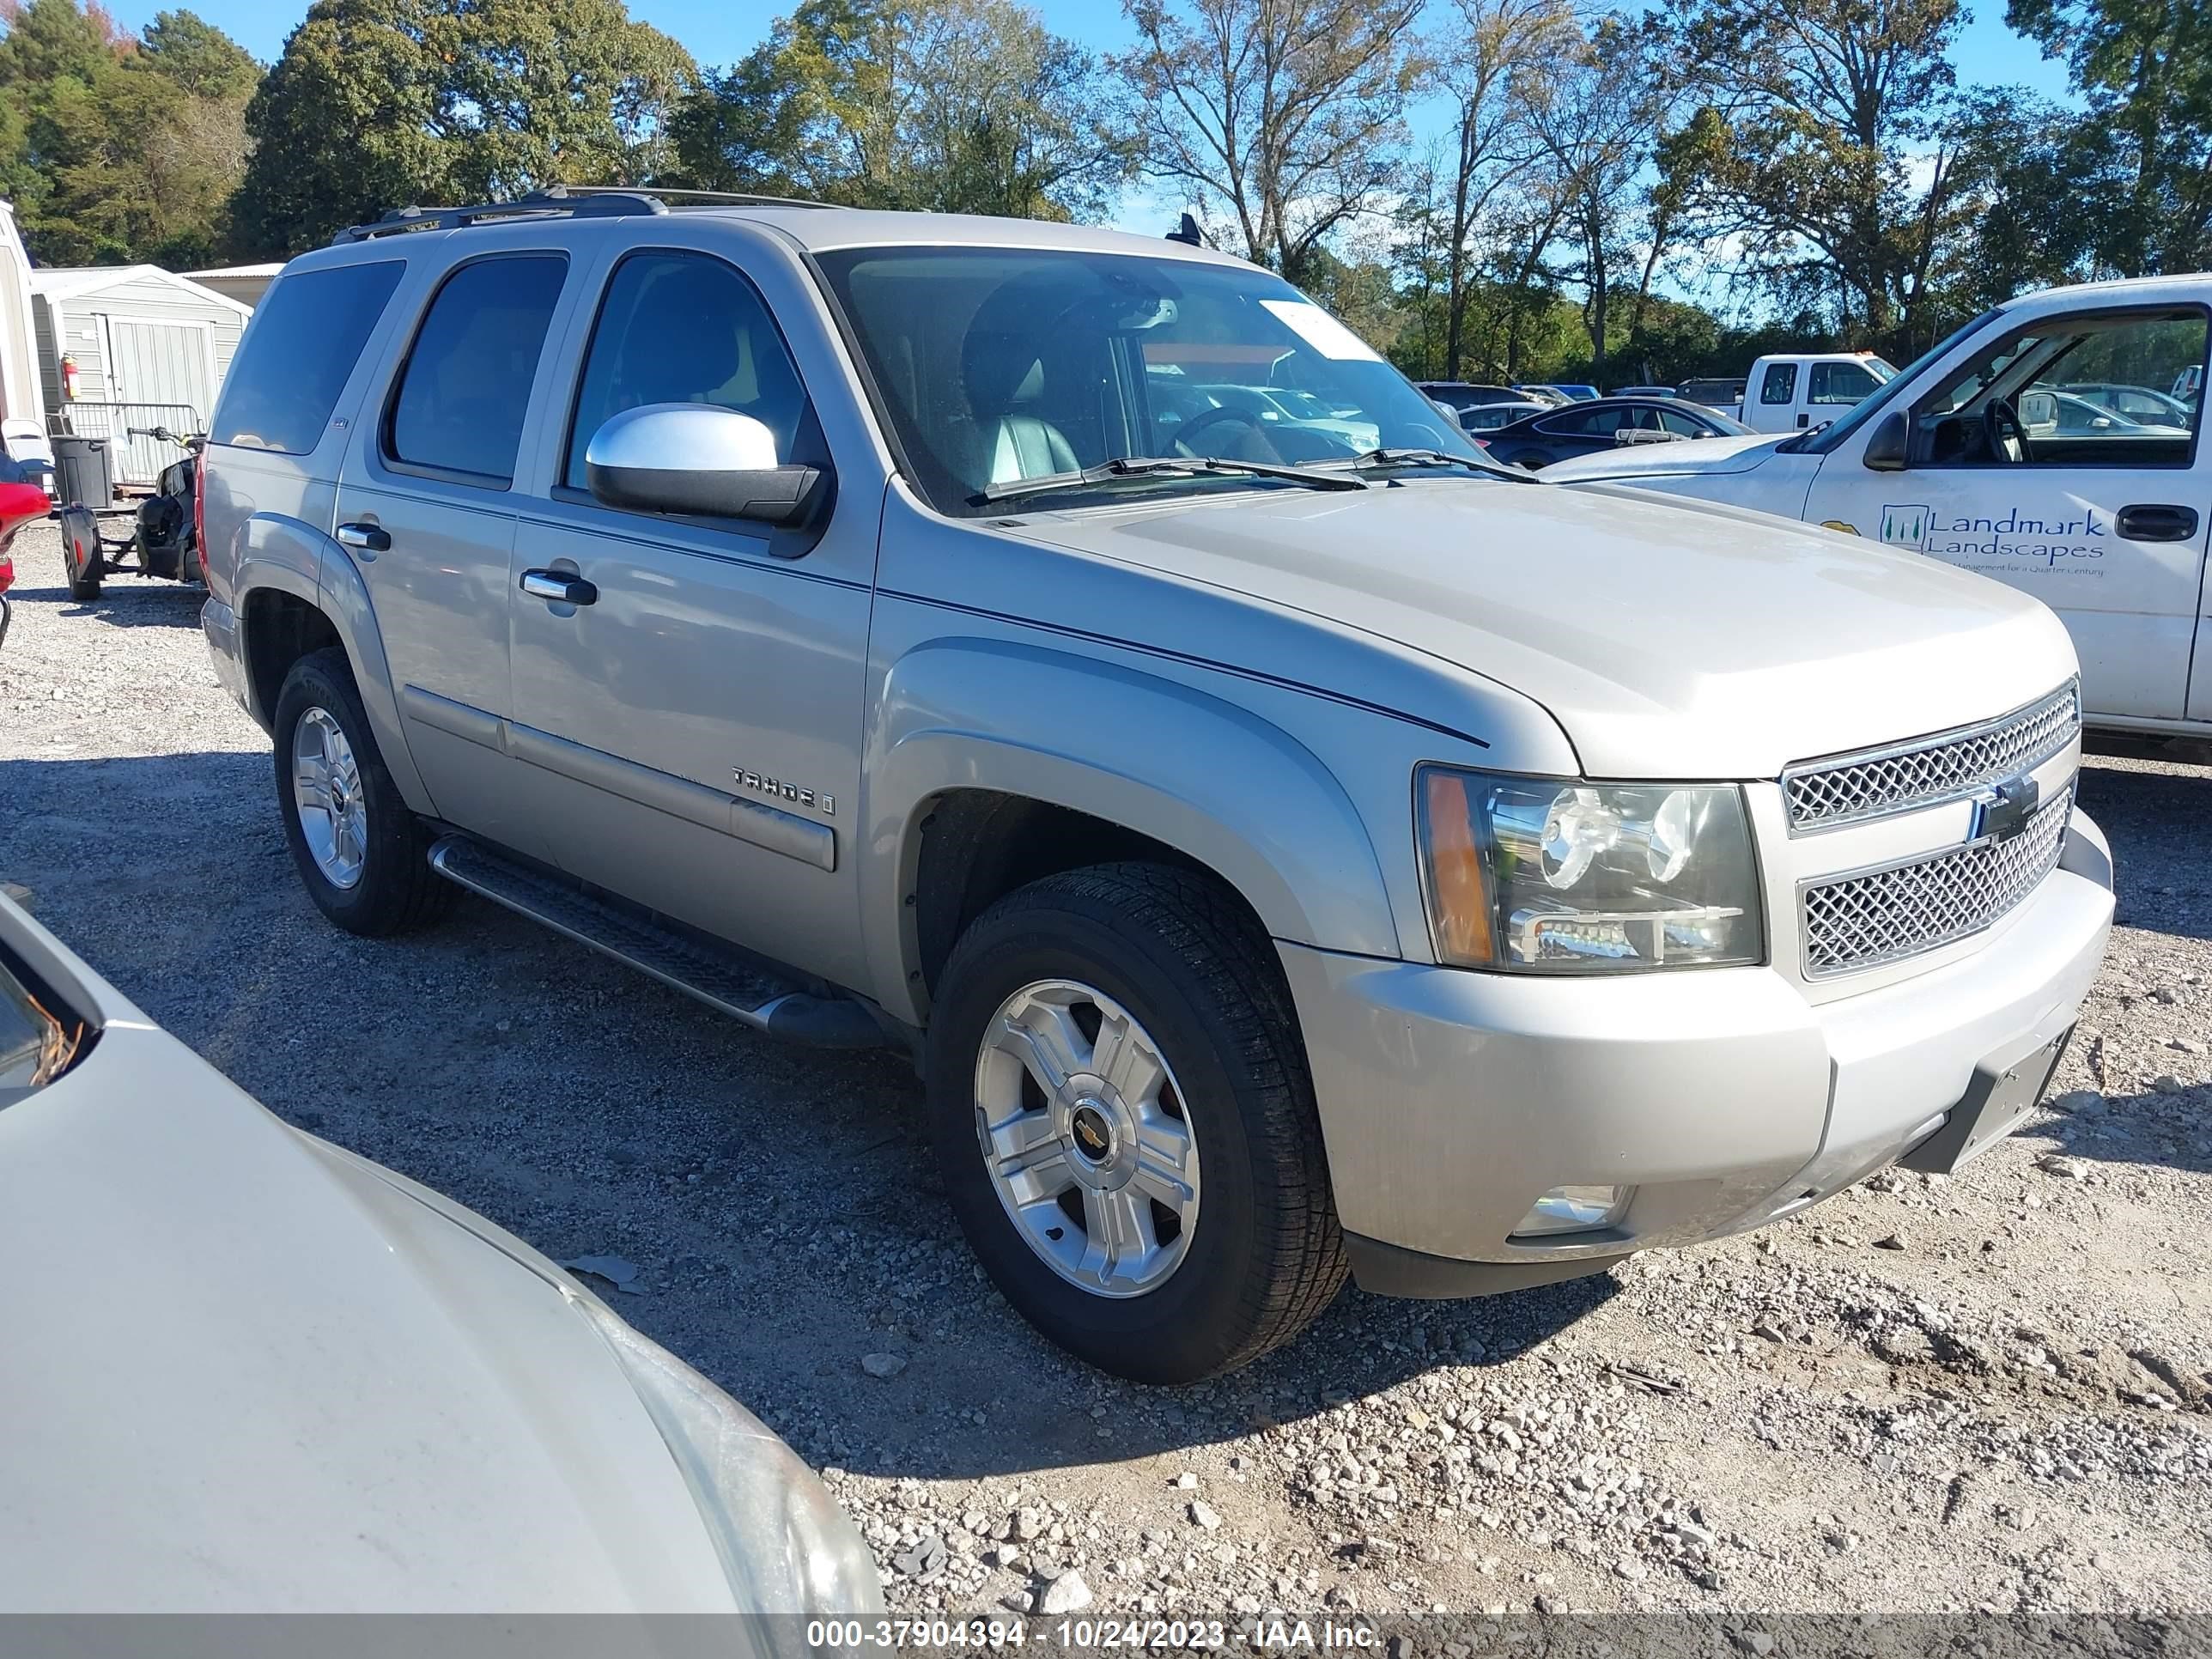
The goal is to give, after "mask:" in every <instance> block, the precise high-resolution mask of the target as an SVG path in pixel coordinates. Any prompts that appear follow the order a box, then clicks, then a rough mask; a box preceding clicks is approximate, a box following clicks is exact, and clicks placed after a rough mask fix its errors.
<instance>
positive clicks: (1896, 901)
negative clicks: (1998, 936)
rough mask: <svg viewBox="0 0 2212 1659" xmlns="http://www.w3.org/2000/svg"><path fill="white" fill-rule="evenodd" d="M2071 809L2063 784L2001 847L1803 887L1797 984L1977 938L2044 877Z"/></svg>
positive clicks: (1974, 847)
mask: <svg viewBox="0 0 2212 1659" xmlns="http://www.w3.org/2000/svg"><path fill="white" fill-rule="evenodd" d="M2073 806H2074V790H2073V787H2072V786H2071V785H2070V784H2069V786H2068V787H2066V789H2065V790H2064V791H2063V793H2061V794H2060V795H2059V796H2058V798H2057V799H2055V800H2053V801H2052V802H2051V804H2050V805H2047V806H2045V807H2044V808H2043V810H2042V811H2039V812H2038V813H2037V814H2036V815H2035V816H2034V817H2032V818H2030V819H2029V820H2028V821H2027V827H2026V828H2024V829H2021V832H2020V834H2018V835H2017V836H2014V837H2013V838H2012V839H2011V840H2010V841H2004V842H1967V843H1966V845H1964V846H1962V847H1955V848H1951V849H1950V850H1949V851H1948V852H1944V853H1940V854H1936V856H1934V857H1932V858H1923V859H1919V860H1915V861H1913V862H1912V863H1910V864H1900V865H1896V866H1892V867H1891V868H1889V869H1887V870H1869V871H1862V872H1859V873H1858V874H1857V875H1852V876H1846V877H1844V878H1843V879H1841V880H1839V881H1832V882H1826V883H1824V884H1820V885H1817V886H1809V887H1807V888H1806V889H1805V890H1804V915H1803V921H1804V932H1805V976H1806V978H1808V979H1820V978H1824V977H1826V976H1827V975H1832V974H1847V973H1851V972H1853V971H1855V970H1857V969H1862V968H1873V967H1877V966H1879V965H1880V964H1881V963H1886V962H1896V961H1899V960H1900V959H1901V958H1903V957H1911V956H1917V955H1919V954H1920V952H1922V951H1933V950H1934V949H1936V947H1937V946H1938V945H1949V944H1951V943H1953V942H1954V941H1955V940H1958V939H1965V938H1966V937H1967V936H1968V935H1969V934H1972V933H1979V932H1981V931H1982V929H1983V928H1984V927H1988V926H1989V925H1990V923H1992V922H1994V921H1996V920H1997V918H1999V917H2000V916H2002V915H2005V914H2006V912H2008V911H2009V910H2010V909H2011V908H2013V907H2014V906H2015V905H2016V904H2018V903H2019V902H2021V900H2022V899H2024V898H2026V897H2027V896H2028V895H2029V894H2030V893H2031V892H2033V891H2034V890H2035V888H2036V886H2037V884H2039V883H2040V882H2041V881H2042V880H2043V878H2045V876H2047V875H2049V874H2050V873H2051V866H2054V865H2055V864H2057V862H2058V849H2059V846H2060V844H2061V843H2062V842H2064V840H2065V838H2066V820H2067V817H2068V814H2069V812H2071V811H2072V810H2073Z"/></svg>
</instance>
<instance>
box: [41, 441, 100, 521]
mask: <svg viewBox="0 0 2212 1659" xmlns="http://www.w3.org/2000/svg"><path fill="white" fill-rule="evenodd" d="M54 494H55V496H56V497H57V499H58V500H59V501H62V502H63V503H64V505H67V504H68V503H69V502H70V501H82V502H83V503H84V504H85V505H86V506H87V507H92V508H94V510H95V511H99V512H105V511H106V509H107V508H109V507H112V506H114V505H115V475H114V473H113V472H112V471H111V470H110V464H109V459H108V453H107V440H106V439H105V438H77V437H70V436H63V437H58V438H56V439H55V440H54Z"/></svg>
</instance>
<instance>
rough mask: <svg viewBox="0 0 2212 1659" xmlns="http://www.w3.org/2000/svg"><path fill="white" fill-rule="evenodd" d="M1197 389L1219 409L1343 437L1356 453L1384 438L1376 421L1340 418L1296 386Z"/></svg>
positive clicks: (1272, 424)
mask: <svg viewBox="0 0 2212 1659" xmlns="http://www.w3.org/2000/svg"><path fill="white" fill-rule="evenodd" d="M1194 390H1195V391H1197V392H1200V393H1201V394H1203V395H1204V396H1205V397H1206V398H1207V399H1208V400H1209V401H1210V402H1211V403H1212V405H1213V406H1214V407H1215V408H1216V409H1234V410H1240V411H1241V412H1243V413H1244V414H1246V415H1249V416H1251V417H1252V418H1253V419H1254V420H1255V421H1258V422H1261V425H1262V426H1264V427H1276V426H1300V427H1304V428H1307V429H1308V430H1309V431H1313V432H1326V433H1328V434H1330V435H1332V436H1334V437H1339V438H1341V439H1343V440H1344V441H1346V443H1348V444H1350V445H1351V446H1352V449H1353V451H1354V452H1355V453H1357V452H1359V451H1364V450H1369V449H1372V448H1374V447H1375V446H1376V444H1377V443H1378V442H1380V441H1381V439H1382V428H1380V427H1378V426H1376V424H1375V422H1372V421H1355V420H1346V419H1343V418H1340V416H1337V415H1336V414H1335V413H1334V411H1333V410H1331V408H1330V406H1329V405H1328V404H1325V403H1323V402H1322V400H1321V399H1320V398H1316V397H1315V396H1314V394H1313V393H1312V392H1302V391H1300V390H1299V389H1298V388H1297V387H1296V386H1198V387H1195V388H1194Z"/></svg>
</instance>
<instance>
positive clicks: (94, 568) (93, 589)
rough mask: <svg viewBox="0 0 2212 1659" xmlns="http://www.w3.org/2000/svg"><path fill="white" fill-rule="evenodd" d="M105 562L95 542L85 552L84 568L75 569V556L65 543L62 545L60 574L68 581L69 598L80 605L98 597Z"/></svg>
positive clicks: (105, 566)
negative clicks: (80, 569)
mask: <svg viewBox="0 0 2212 1659" xmlns="http://www.w3.org/2000/svg"><path fill="white" fill-rule="evenodd" d="M106 568H107V561H106V557H105V556H103V554H102V550H101V549H100V544H99V543H98V542H97V541H95V542H94V543H93V544H92V545H91V546H90V547H89V548H88V549H87V550H86V552H85V557H84V568H83V569H82V571H81V572H80V571H79V570H78V568H77V562H76V555H75V554H74V553H72V552H71V551H70V546H69V544H68V543H67V542H64V544H62V574H63V575H64V577H66V578H67V579H68V581H69V595H70V598H71V599H76V600H77V601H79V602H80V603H82V602H83V601H85V600H88V599H98V598H99V597H100V579H101V578H102V577H103V576H104V575H105V574H106Z"/></svg>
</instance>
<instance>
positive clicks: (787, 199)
mask: <svg viewBox="0 0 2212 1659" xmlns="http://www.w3.org/2000/svg"><path fill="white" fill-rule="evenodd" d="M562 188H563V189H565V190H566V191H568V194H570V195H571V196H605V195H610V194H619V193H625V192H638V193H642V194H645V195H647V196H652V197H656V198H657V199H659V200H661V201H664V202H666V203H667V204H669V205H670V206H671V207H795V208H835V207H836V205H837V204H836V203H835V202H816V201H810V200H809V199H808V198H807V197H804V196H766V195H763V194H762V193H761V192H760V191H751V190H665V189H663V188H662V187H661V186H660V185H563V186H562Z"/></svg>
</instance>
